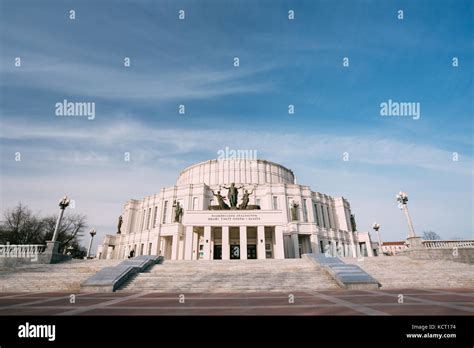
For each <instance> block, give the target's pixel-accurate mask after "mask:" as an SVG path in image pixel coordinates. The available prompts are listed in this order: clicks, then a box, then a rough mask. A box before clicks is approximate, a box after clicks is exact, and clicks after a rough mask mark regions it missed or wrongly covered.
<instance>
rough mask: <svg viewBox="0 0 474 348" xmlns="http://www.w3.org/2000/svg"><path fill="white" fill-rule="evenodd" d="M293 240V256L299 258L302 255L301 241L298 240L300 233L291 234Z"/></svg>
mask: <svg viewBox="0 0 474 348" xmlns="http://www.w3.org/2000/svg"><path fill="white" fill-rule="evenodd" d="M291 242H292V244H293V258H294V259H299V257H300V248H299V246H300V243H299V241H298V233H293V234H292V235H291Z"/></svg>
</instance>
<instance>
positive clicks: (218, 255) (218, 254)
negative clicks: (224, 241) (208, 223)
mask: <svg viewBox="0 0 474 348" xmlns="http://www.w3.org/2000/svg"><path fill="white" fill-rule="evenodd" d="M214 260H222V245H214Z"/></svg>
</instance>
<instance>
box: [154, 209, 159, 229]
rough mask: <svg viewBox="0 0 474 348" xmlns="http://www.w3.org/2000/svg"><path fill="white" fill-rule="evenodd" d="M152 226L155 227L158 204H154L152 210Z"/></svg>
mask: <svg viewBox="0 0 474 348" xmlns="http://www.w3.org/2000/svg"><path fill="white" fill-rule="evenodd" d="M153 218H154V219H153V227H156V222H157V221H158V206H157V205H155V210H154V212H153Z"/></svg>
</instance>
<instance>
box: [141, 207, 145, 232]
mask: <svg viewBox="0 0 474 348" xmlns="http://www.w3.org/2000/svg"><path fill="white" fill-rule="evenodd" d="M145 221H146V209H145V210H143V217H142V228H141V230H142V231H143V230H144V229H145Z"/></svg>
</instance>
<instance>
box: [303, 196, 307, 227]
mask: <svg viewBox="0 0 474 348" xmlns="http://www.w3.org/2000/svg"><path fill="white" fill-rule="evenodd" d="M303 219H304V222H308V209H307V208H306V199H303Z"/></svg>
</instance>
